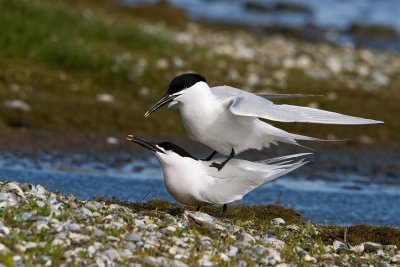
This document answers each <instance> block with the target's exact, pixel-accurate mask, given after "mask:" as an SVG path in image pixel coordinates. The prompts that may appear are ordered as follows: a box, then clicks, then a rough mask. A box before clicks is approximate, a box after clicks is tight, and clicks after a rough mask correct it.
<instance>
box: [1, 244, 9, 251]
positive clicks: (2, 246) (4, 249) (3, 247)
mask: <svg viewBox="0 0 400 267" xmlns="http://www.w3.org/2000/svg"><path fill="white" fill-rule="evenodd" d="M6 251H8V248H7V247H6V246H5V245H4V244H2V243H0V253H1V252H6Z"/></svg>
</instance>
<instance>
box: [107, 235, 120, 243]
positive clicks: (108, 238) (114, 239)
mask: <svg viewBox="0 0 400 267" xmlns="http://www.w3.org/2000/svg"><path fill="white" fill-rule="evenodd" d="M107 240H108V241H111V242H118V241H119V238H118V237H116V236H112V235H109V236H107Z"/></svg>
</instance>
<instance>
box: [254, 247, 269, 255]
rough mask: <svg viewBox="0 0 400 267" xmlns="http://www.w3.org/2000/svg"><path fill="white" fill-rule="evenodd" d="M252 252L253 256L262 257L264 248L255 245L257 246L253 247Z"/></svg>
mask: <svg viewBox="0 0 400 267" xmlns="http://www.w3.org/2000/svg"><path fill="white" fill-rule="evenodd" d="M252 250H253V252H254V253H255V254H257V255H258V256H261V255H263V254H264V253H265V251H266V248H265V247H263V246H260V245H257V246H255V247H253V249H252Z"/></svg>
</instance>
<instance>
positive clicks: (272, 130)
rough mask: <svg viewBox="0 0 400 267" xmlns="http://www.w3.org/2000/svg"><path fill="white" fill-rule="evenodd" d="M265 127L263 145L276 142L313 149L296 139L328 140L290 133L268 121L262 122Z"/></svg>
mask: <svg viewBox="0 0 400 267" xmlns="http://www.w3.org/2000/svg"><path fill="white" fill-rule="evenodd" d="M264 125H265V127H266V129H265V130H264V133H265V134H264V138H265V142H264V144H263V146H264V147H269V145H270V144H276V143H277V142H282V143H288V144H292V145H296V146H301V147H303V148H306V149H309V150H311V151H313V149H311V148H308V147H305V146H303V145H300V144H299V143H298V142H297V141H298V140H306V141H329V140H325V139H320V138H315V137H310V136H305V135H300V134H292V133H289V132H286V131H284V130H281V129H279V128H276V127H274V126H272V125H270V124H268V123H264Z"/></svg>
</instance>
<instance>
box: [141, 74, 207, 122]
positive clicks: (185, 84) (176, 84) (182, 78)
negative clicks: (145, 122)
mask: <svg viewBox="0 0 400 267" xmlns="http://www.w3.org/2000/svg"><path fill="white" fill-rule="evenodd" d="M198 83H206V79H205V78H204V77H203V76H201V75H200V74H197V73H185V74H182V75H179V76H177V77H175V78H174V79H173V80H172V81H171V83H170V84H169V86H168V90H167V92H166V93H165V95H164V96H163V97H162V98H161V99H160V100H158V101H157V102H156V103H155V104H154V105H153V106H152V107H151V108H150V109H149V110H148V111H147V112H146V113H145V114H144V116H145V117H148V116H149V115H150V114H151V113H153V112H154V111H156V110H157V109H159V108H161V107H162V106H164V105H165V104H168V103H170V102H171V101H173V100H178V99H179V97H180V96H184V95H185V94H187V93H189V92H190V91H191V89H193V88H194V87H195V86H196V85H197V84H198Z"/></svg>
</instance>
